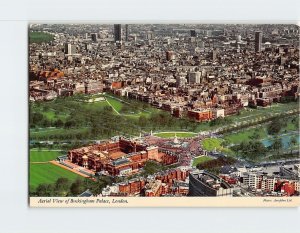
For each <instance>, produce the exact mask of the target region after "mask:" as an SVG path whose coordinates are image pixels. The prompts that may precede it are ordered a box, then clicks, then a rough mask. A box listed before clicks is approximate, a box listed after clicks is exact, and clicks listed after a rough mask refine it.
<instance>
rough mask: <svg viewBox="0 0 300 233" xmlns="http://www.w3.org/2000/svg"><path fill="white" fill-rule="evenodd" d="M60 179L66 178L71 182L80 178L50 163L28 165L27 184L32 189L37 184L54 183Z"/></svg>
mask: <svg viewBox="0 0 300 233" xmlns="http://www.w3.org/2000/svg"><path fill="white" fill-rule="evenodd" d="M60 177H64V178H68V179H69V180H71V181H74V180H76V179H77V178H81V176H79V175H77V174H75V173H73V172H70V171H68V170H65V169H63V168H61V167H58V166H56V165H53V164H51V163H44V164H30V182H29V184H30V187H31V188H32V189H35V188H36V187H37V186H38V185H39V184H43V183H47V184H52V183H55V182H56V180H57V179H58V178H60Z"/></svg>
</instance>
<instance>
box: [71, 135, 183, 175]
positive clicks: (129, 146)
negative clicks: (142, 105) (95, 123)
mask: <svg viewBox="0 0 300 233" xmlns="http://www.w3.org/2000/svg"><path fill="white" fill-rule="evenodd" d="M68 158H69V160H70V161H71V162H72V163H75V164H78V165H79V166H82V167H84V168H88V169H90V170H93V171H95V172H100V171H104V172H107V173H108V174H110V175H113V176H115V175H127V174H131V173H135V172H137V171H138V170H139V169H140V168H142V167H143V166H144V165H145V163H146V162H147V161H148V160H154V161H157V162H160V163H162V164H166V165H169V164H173V163H176V162H177V161H178V158H177V156H176V155H174V154H171V153H164V152H161V151H159V149H158V147H157V146H147V145H143V144H141V143H138V142H136V141H132V140H126V139H122V138H121V139H119V140H118V141H111V142H105V143H102V144H95V145H91V146H87V147H82V148H78V149H74V150H70V151H69V152H68Z"/></svg>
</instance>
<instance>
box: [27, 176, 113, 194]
mask: <svg viewBox="0 0 300 233" xmlns="http://www.w3.org/2000/svg"><path fill="white" fill-rule="evenodd" d="M112 182H113V180H112V178H111V177H107V176H101V177H99V178H97V179H96V181H92V180H90V179H80V178H79V179H76V180H75V181H73V182H71V181H70V180H69V179H68V178H58V179H57V180H56V182H55V183H54V184H46V183H45V184H39V185H38V186H37V188H36V189H35V190H33V189H32V188H31V189H30V196H38V197H67V196H73V197H74V196H78V195H79V194H81V193H83V192H84V191H85V190H87V189H89V190H90V191H91V192H92V194H93V195H98V194H100V193H101V190H102V189H103V188H104V187H106V186H107V185H110V184H112Z"/></svg>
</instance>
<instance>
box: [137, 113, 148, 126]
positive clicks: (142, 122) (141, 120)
mask: <svg viewBox="0 0 300 233" xmlns="http://www.w3.org/2000/svg"><path fill="white" fill-rule="evenodd" d="M147 122H148V121H147V117H145V116H143V115H142V116H140V117H139V122H138V124H139V126H141V127H145V126H146V125H147Z"/></svg>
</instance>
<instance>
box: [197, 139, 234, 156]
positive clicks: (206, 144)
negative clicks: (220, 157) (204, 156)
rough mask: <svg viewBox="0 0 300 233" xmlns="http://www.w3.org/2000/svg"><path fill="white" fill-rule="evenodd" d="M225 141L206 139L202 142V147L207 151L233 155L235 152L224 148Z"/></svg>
mask: <svg viewBox="0 0 300 233" xmlns="http://www.w3.org/2000/svg"><path fill="white" fill-rule="evenodd" d="M223 141H224V140H223V139H221V138H205V139H204V140H203V141H202V147H203V149H204V150H207V151H213V150H215V149H216V150H217V151H220V152H223V153H226V154H229V155H232V153H233V152H232V151H231V150H230V149H229V148H227V147H223V146H222V142H223Z"/></svg>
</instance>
